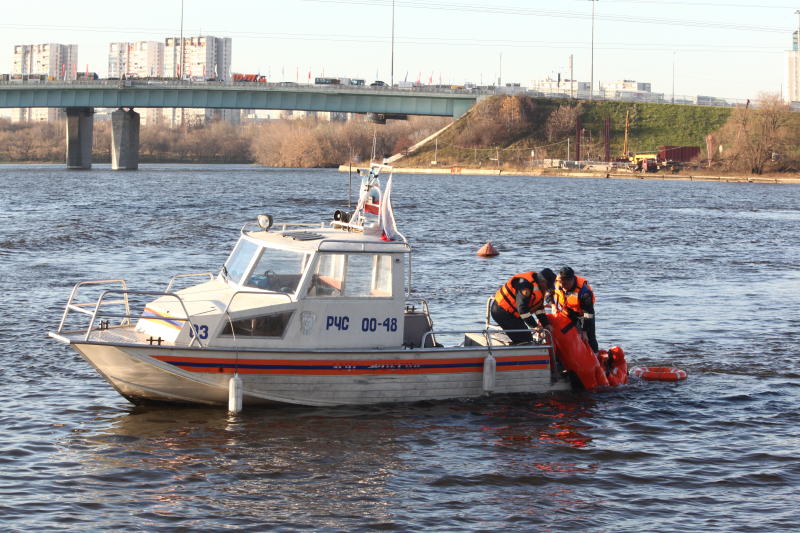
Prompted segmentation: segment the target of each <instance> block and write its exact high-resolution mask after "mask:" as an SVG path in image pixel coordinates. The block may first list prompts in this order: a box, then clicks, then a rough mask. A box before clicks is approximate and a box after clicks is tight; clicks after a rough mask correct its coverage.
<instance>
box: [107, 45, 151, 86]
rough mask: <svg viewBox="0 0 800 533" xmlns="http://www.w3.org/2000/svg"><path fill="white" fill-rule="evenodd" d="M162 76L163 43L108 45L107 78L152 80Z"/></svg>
mask: <svg viewBox="0 0 800 533" xmlns="http://www.w3.org/2000/svg"><path fill="white" fill-rule="evenodd" d="M163 75H164V43H160V42H157V41H138V42H133V43H111V44H109V45H108V77H109V78H123V77H125V78H131V77H134V78H153V77H161V76H163Z"/></svg>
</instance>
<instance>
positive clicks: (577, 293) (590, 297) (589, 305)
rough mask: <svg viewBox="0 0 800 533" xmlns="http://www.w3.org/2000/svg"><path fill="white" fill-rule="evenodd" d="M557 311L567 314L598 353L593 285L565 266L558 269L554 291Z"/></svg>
mask: <svg viewBox="0 0 800 533" xmlns="http://www.w3.org/2000/svg"><path fill="white" fill-rule="evenodd" d="M554 303H555V304H556V312H557V313H560V314H563V315H566V316H567V317H568V318H569V319H570V320H571V321H572V323H573V324H574V325H575V327H577V328H578V331H579V332H580V334H581V336H582V337H583V339H584V340H585V341H586V342H587V343H589V346H590V347H591V348H592V351H594V353H597V348H598V347H597V334H596V332H595V321H594V303H595V296H594V291H592V287H591V285H589V282H588V281H586V279H585V278H582V277H581V276H576V275H575V271H574V270H572V268H570V267H568V266H565V267H564V268H562V269H561V270H559V271H558V277H557V278H556V288H555V291H554Z"/></svg>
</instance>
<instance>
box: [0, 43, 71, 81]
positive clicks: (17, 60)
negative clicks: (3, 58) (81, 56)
mask: <svg viewBox="0 0 800 533" xmlns="http://www.w3.org/2000/svg"><path fill="white" fill-rule="evenodd" d="M13 65H14V66H13V67H12V68H13V71H12V72H11V74H12V75H14V74H20V75H23V76H29V75H36V74H39V75H45V76H48V77H50V78H51V79H58V80H74V79H75V78H76V76H77V70H78V45H77V44H56V43H45V44H18V45H14V61H13Z"/></svg>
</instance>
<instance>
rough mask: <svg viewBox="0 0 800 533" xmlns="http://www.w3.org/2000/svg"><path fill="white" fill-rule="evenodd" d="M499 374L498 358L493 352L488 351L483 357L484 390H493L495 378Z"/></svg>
mask: <svg viewBox="0 0 800 533" xmlns="http://www.w3.org/2000/svg"><path fill="white" fill-rule="evenodd" d="M496 374H497V360H496V359H495V358H494V356H493V355H492V354H491V353H487V354H486V357H484V358H483V390H484V392H492V391H493V390H494V379H495V375H496Z"/></svg>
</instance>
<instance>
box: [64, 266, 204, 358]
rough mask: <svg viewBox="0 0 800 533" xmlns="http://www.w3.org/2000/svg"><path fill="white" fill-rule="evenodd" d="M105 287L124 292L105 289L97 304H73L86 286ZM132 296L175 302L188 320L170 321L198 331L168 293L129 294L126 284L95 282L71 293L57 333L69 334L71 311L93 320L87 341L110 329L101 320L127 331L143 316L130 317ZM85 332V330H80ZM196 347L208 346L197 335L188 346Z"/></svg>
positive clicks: (78, 284) (116, 281) (192, 336)
mask: <svg viewBox="0 0 800 533" xmlns="http://www.w3.org/2000/svg"><path fill="white" fill-rule="evenodd" d="M103 284H119V286H120V287H121V288H119V289H104V290H103V291H102V292H101V293H100V296H98V298H97V301H95V302H83V303H74V301H75V298H76V296H77V294H78V291H79V290H80V289H81V288H83V287H87V286H92V285H94V286H96V285H103ZM114 295H118V296H120V298H118V299H113V300H110V299H108V297H109V296H114ZM131 296H134V297H136V296H147V297H162V296H163V297H167V298H174V299H176V300H177V301H178V303H179V304H180V306H181V309H182V310H183V315H184V316H185V317H186V318H179V317H172V318H170V319H171V320H175V321H177V322H188V323H189V327H190V329H191V331H195V326H194V324H193V323H192V319H191V318H190V317H189V312H188V310H187V309H186V304H185V303H184V301H183V300H182V299H181V297H180V296H178V295H177V294H175V293H168V292H159V291H139V290H130V289H128V286H127V283H126V282H125V280H96V281H81V282H79V283H77V284H76V285H75V286H74V287H73V288H72V293H71V294H70V297H69V300H68V301H67V305H66V307H65V309H64V314H63V316H62V317H61V322H60V323H59V325H58V330H57V331H56V333H59V334H60V333H69V332H66V331H65V330H64V324H65V323H66V321H67V316H68V315H69V313H70V311H75V312H78V313H81V314H84V315H89V316H90V317H91V318H90V319H89V324H88V325H87V327H86V333H85V334H84V340H85V341H90V340H91V338H92V332H94V331H98V330H101V331H102V330H106V329H110V327H111V326H110V325H109V324H108V322H105V323H104V322H103V321H102V319H108V318H119V319H120V323H119V325H118V327H126V326H130V325H131V324H132V319H133V318H138V317H139V316H141V313H140V314H139V315H136V316H134V315H133V314H132V313H131V308H130V297H131ZM120 305H122V306H123V312H112V311H106V309H107V308H109V307H115V306H120ZM98 319H101V324H100V327H99V328H98V329H95V324H96V323H97V320H98ZM77 331H82V330H77ZM194 344H197V345H198V346H199V347H200V348H205V347H206V346H204V345H203V343H202V342H201V341H200V339H199V337H198V336H197V335H191V341H190V342H189V346H192V345H194Z"/></svg>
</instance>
